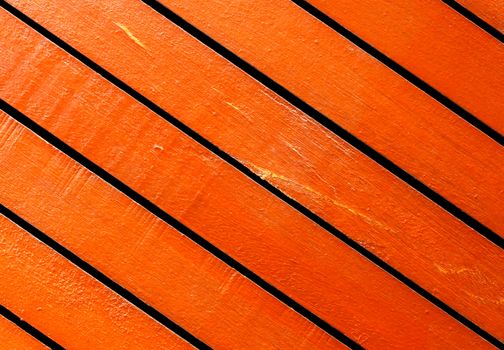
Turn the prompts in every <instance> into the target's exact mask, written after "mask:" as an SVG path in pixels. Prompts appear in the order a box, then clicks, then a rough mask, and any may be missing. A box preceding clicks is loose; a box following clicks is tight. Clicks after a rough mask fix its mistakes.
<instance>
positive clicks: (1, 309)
mask: <svg viewBox="0 0 504 350" xmlns="http://www.w3.org/2000/svg"><path fill="white" fill-rule="evenodd" d="M0 205H1V204H0ZM0 315H2V316H3V317H5V318H6V319H8V320H9V321H11V322H12V323H14V324H15V325H16V326H18V327H19V328H21V329H22V330H23V331H25V332H26V333H28V334H29V335H31V336H32V337H33V338H35V339H36V340H38V341H39V342H41V343H42V344H44V345H45V346H47V347H48V348H50V349H54V350H63V349H65V348H64V347H62V346H61V345H59V344H58V343H56V342H55V341H54V340H52V339H51V338H49V337H48V336H47V335H45V334H44V333H42V332H41V331H39V330H38V329H37V328H35V327H33V326H32V325H31V324H29V323H28V322H26V321H25V320H22V319H21V318H20V317H19V316H18V315H16V314H15V313H14V312H12V311H11V310H9V309H7V308H6V307H5V306H3V305H0Z"/></svg>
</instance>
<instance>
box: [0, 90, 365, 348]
mask: <svg viewBox="0 0 504 350" xmlns="http://www.w3.org/2000/svg"><path fill="white" fill-rule="evenodd" d="M0 110H3V111H4V112H6V113H7V114H9V115H10V116H11V117H12V118H13V119H15V120H16V121H18V122H19V123H20V124H22V125H23V126H25V127H26V128H27V129H28V130H30V131H32V132H33V133H34V134H36V135H37V136H39V137H40V138H42V139H43V140H45V141H46V142H48V143H49V144H51V145H52V146H54V147H55V148H57V149H58V150H59V151H61V152H62V153H64V154H65V155H66V156H68V157H70V158H71V159H73V160H74V161H76V162H77V163H79V164H80V165H82V166H83V167H85V168H87V169H88V170H90V171H91V172H92V173H94V174H95V175H97V176H98V177H100V178H101V179H102V180H104V181H105V182H107V183H108V184H110V185H111V186H112V187H114V188H115V189H117V190H119V191H120V192H122V193H123V194H124V195H126V196H127V197H128V198H130V199H131V200H133V201H134V202H136V203H137V204H139V205H140V206H142V207H144V208H145V209H146V210H147V211H149V212H151V213H152V214H153V215H155V216H157V217H158V218H160V219H161V220H163V221H164V222H165V223H167V224H168V225H170V226H172V227H173V228H175V229H176V230H177V231H179V232H181V233H182V234H184V235H185V236H187V237H188V238H189V239H191V240H192V241H193V242H195V243H196V244H198V245H199V246H200V247H202V248H203V249H205V250H206V251H207V252H209V253H210V254H211V255H213V256H215V257H216V258H218V259H219V260H221V261H222V262H224V263H225V264H227V265H229V266H230V267H232V268H233V269H235V270H236V271H238V272H239V273H241V274H242V275H244V276H245V277H247V278H248V279H249V280H251V281H252V282H254V283H255V284H256V285H258V286H259V287H260V288H262V289H263V290H265V291H266V292H268V293H269V294H271V295H272V296H274V297H275V298H277V299H278V300H280V301H281V302H282V303H284V304H286V305H287V306H288V307H290V308H292V309H293V310H294V311H296V312H297V313H299V314H301V315H302V316H304V317H305V318H306V319H308V320H309V321H311V322H312V323H314V324H315V325H317V326H318V327H320V328H321V329H323V330H324V331H326V332H327V333H328V334H330V335H332V336H333V337H334V338H336V339H338V340H339V341H340V342H342V343H343V344H345V345H347V346H349V347H351V348H360V347H359V345H358V344H357V343H355V342H354V341H353V340H352V339H350V338H348V337H347V336H346V335H344V334H343V333H342V332H340V331H339V330H337V329H336V328H334V327H333V326H332V325H330V324H329V323H327V322H326V321H324V320H322V319H321V318H320V317H318V316H317V315H315V314H314V313H312V312H311V311H309V310H308V309H306V308H305V307H304V306H302V305H301V304H299V303H298V302H296V301H295V300H293V299H291V298H290V297H289V296H287V295H286V294H284V293H283V292H282V291H280V290H279V289H277V288H276V287H274V286H273V285H271V284H270V283H268V282H266V281H265V280H264V279H262V278H261V277H260V276H259V275H257V274H256V273H254V272H252V271H251V270H249V269H248V268H247V267H245V266H244V265H242V264H241V263H239V262H238V261H237V260H235V259H234V258H232V257H230V256H229V255H227V254H226V253H225V252H223V251H221V250H220V249H219V248H217V247H216V246H214V245H213V244H212V243H210V242H209V241H207V240H206V239H205V238H203V237H201V236H199V235H198V234H197V233H196V232H194V231H193V230H191V229H190V228H189V227H187V226H185V225H184V224H183V223H181V222H180V221H178V220H177V219H175V218H174V217H172V216H171V215H170V214H168V213H167V212H165V211H164V210H163V209H161V208H159V207H158V206H157V205H156V204H154V203H152V202H151V201H150V200H148V199H147V198H145V197H144V196H143V195H141V194H139V193H138V192H136V191H135V190H133V189H132V188H130V187H129V186H128V185H126V184H124V183H123V182H121V181H120V180H119V179H117V178H116V177H115V176H113V175H112V174H110V173H109V172H107V171H106V170H104V169H102V168H101V167H99V166H98V165H96V164H95V163H94V162H93V161H91V160H89V159H88V158H86V157H85V156H84V155H82V154H80V153H79V152H77V151H76V150H74V149H73V148H72V147H70V146H68V145H67V144H66V143H64V142H63V141H62V140H60V139H59V138H57V137H56V136H54V135H53V134H51V133H50V132H49V131H47V130H45V129H44V128H42V127H41V126H39V125H38V124H36V123H35V122H34V121H32V120H31V119H30V118H28V117H27V116H26V115H24V114H23V113H21V112H20V111H18V110H17V109H15V108H14V107H12V106H11V105H9V104H8V103H7V102H5V101H4V100H2V99H0ZM0 205H1V204H0ZM6 216H7V215H6ZM13 221H14V220H13ZM20 226H21V225H20ZM23 228H24V227H23ZM37 238H38V237H37ZM44 239H45V240H46V241H48V240H50V241H48V242H50V244H51V245H50V246H51V247H52V248H53V249H55V250H57V251H58V252H60V250H64V251H63V254H62V255H64V254H65V255H64V256H65V257H67V258H68V259H69V260H71V261H72V262H74V260H76V259H77V260H76V262H74V263H75V264H76V265H77V266H79V267H80V268H82V269H83V270H86V269H90V271H91V272H88V271H87V270H86V271H87V272H88V273H90V274H91V275H93V276H94V277H96V278H97V279H99V280H100V278H101V279H103V280H104V281H102V280H100V282H102V283H104V284H105V285H107V286H108V287H109V288H111V289H112V290H114V291H115V292H117V293H118V294H120V295H121V296H124V297H125V298H126V299H128V300H129V301H130V302H132V303H133V304H135V305H136V306H138V307H139V308H141V309H142V310H143V311H145V312H146V313H148V314H149V315H151V316H152V317H153V318H155V319H157V320H159V321H160V322H161V323H163V324H165V325H167V327H168V328H170V329H171V328H172V327H175V329H176V330H178V331H179V332H181V334H182V335H185V336H186V338H188V339H189V338H191V337H193V336H192V335H190V334H189V333H188V332H187V331H184V330H183V329H182V328H181V327H179V326H177V325H176V324H175V323H173V321H170V320H168V318H166V317H165V316H164V315H162V314H161V313H160V312H158V311H157V310H155V309H154V308H152V307H150V306H149V305H147V304H146V303H144V302H142V301H141V300H140V299H138V298H137V297H135V296H134V295H133V294H132V293H130V292H128V291H127V290H125V289H124V288H122V287H121V286H119V285H118V284H116V283H115V282H113V281H112V280H110V279H108V278H107V277H105V276H104V275H103V274H101V273H100V272H98V271H96V270H95V271H93V268H92V267H91V266H90V265H88V264H87V263H85V262H84V261H82V260H81V259H80V258H79V257H77V256H76V255H74V254H73V253H71V252H69V251H67V250H66V249H65V248H64V247H62V246H61V245H59V244H58V243H56V242H54V241H52V240H51V239H50V238H48V237H47V238H44ZM41 240H42V239H41ZM44 243H45V241H44ZM48 245H49V244H48ZM54 247H55V248H54ZM79 264H80V265H79ZM83 264H85V265H83ZM81 265H82V266H84V267H82V266H81ZM95 275H96V276H95ZM107 283H108V284H112V285H111V286H109V285H108V284H107ZM114 288H115V289H114ZM116 289H117V290H116ZM130 299H131V300H130ZM137 304H138V305H137ZM186 338H184V339H186ZM192 340H193V341H194V344H198V342H199V343H200V345H201V346H200V348H207V347H206V345H205V346H203V345H204V344H203V343H202V342H201V341H199V340H197V339H196V338H194V339H192ZM191 343H193V342H191Z"/></svg>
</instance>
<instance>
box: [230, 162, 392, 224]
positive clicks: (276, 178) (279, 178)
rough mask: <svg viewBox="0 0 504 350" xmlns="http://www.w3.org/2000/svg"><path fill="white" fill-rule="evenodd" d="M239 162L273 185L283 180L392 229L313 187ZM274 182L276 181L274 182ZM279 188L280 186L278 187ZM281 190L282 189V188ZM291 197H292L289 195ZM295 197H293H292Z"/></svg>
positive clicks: (368, 220) (315, 196) (295, 187)
mask: <svg viewBox="0 0 504 350" xmlns="http://www.w3.org/2000/svg"><path fill="white" fill-rule="evenodd" d="M240 162H241V163H243V164H244V165H245V166H247V167H248V168H250V169H251V170H252V171H253V172H254V173H256V174H257V175H258V176H259V177H260V178H261V179H263V180H266V181H268V182H269V183H271V184H272V185H273V186H275V187H277V188H278V184H279V182H283V183H284V184H286V185H288V187H290V188H291V189H294V190H296V189H297V190H301V191H303V192H305V193H309V194H310V195H311V197H312V198H317V199H321V200H323V201H326V202H330V203H332V204H333V205H334V206H337V207H339V208H341V209H343V210H345V211H347V212H349V213H351V214H353V215H355V216H357V217H360V218H361V219H363V220H364V221H365V222H367V223H368V224H370V225H373V226H378V227H380V228H382V229H385V230H387V231H393V230H392V229H391V228H390V227H389V226H387V225H385V224H384V223H382V222H379V221H377V220H375V219H373V218H371V217H369V216H367V215H365V214H363V213H362V212H360V211H358V210H355V209H354V208H351V207H350V206H348V205H345V204H344V203H341V202H339V201H337V200H335V199H333V198H331V197H328V196H325V195H323V194H322V193H320V192H318V191H316V190H314V189H313V188H311V187H310V186H306V185H303V184H300V183H298V182H296V181H293V180H292V179H289V178H288V177H285V176H283V175H280V174H276V173H274V172H272V171H270V170H268V169H264V168H261V167H259V166H257V165H255V164H252V163H249V162H245V161H240ZM275 182H276V183H275ZM279 189H281V188H279ZM281 190H282V189H281ZM282 191H283V190H282ZM285 194H286V195H287V196H289V197H291V196H290V195H289V193H288V192H285ZM291 198H293V197H291ZM293 199H295V198H293Z"/></svg>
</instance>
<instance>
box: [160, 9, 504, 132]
mask: <svg viewBox="0 0 504 350" xmlns="http://www.w3.org/2000/svg"><path fill="white" fill-rule="evenodd" d="M166 1H168V0H166ZM285 1H288V0H285ZM308 3H310V4H313V5H314V6H316V7H317V8H318V9H320V10H321V11H323V12H325V13H326V14H327V15H329V16H330V17H332V18H333V19H335V20H336V21H337V22H339V23H340V24H342V25H343V26H345V27H346V28H347V29H349V30H350V31H352V32H353V33H355V34H356V35H358V36H359V37H361V38H362V39H364V40H365V41H367V42H369V43H370V44H371V45H373V46H374V47H376V48H377V49H378V50H380V51H382V52H383V53H385V54H386V55H387V56H389V57H390V58H392V59H393V60H394V61H396V62H398V63H399V64H401V65H403V66H404V67H405V68H407V69H408V70H410V71H411V72H412V73H414V74H416V75H417V76H419V77H420V78H421V79H423V80H424V81H426V82H427V83H428V84H430V85H432V86H433V87H435V88H437V89H438V90H439V91H440V92H441V93H442V94H443V95H445V96H447V97H449V98H451V99H453V100H454V101H455V102H456V103H458V104H459V105H461V106H462V107H464V108H465V109H467V110H468V111H469V112H471V113H473V114H474V115H476V117H477V118H479V119H481V120H482V121H483V122H485V123H487V124H488V125H489V126H490V127H492V128H494V129H495V130H496V131H497V132H499V133H500V134H501V135H503V134H504V121H503V118H502V111H503V110H504V102H503V101H504V93H503V91H504V86H503V84H504V83H503V81H504V65H503V63H502V62H504V46H503V45H502V44H501V43H500V42H499V41H498V40H496V39H495V38H493V37H492V36H491V35H489V34H488V33H486V32H485V31H483V30H482V29H481V28H479V27H478V26H476V25H474V24H473V23H472V22H470V21H468V20H467V19H466V18H464V17H463V16H461V15H460V14H459V13H457V12H456V11H454V10H453V9H451V8H450V7H449V6H447V5H446V4H443V2H442V1H438V0H413V1H407V2H401V1H387V0H379V1H373V0H364V1H347V0H346V1H345V0H344V1H330V0H308ZM357 14H358V15H357Z"/></svg>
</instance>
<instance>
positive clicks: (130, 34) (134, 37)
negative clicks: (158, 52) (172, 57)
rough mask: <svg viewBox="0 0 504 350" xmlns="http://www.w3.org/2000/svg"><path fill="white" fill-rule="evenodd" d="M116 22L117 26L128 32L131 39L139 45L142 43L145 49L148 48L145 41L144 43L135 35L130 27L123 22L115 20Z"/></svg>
mask: <svg viewBox="0 0 504 350" xmlns="http://www.w3.org/2000/svg"><path fill="white" fill-rule="evenodd" d="M114 24H115V25H116V26H118V27H119V28H121V30H122V31H123V32H125V33H126V35H127V36H128V37H129V38H130V39H131V40H133V41H134V42H135V43H136V44H137V45H140V46H141V47H143V48H144V49H147V47H146V46H145V45H144V43H142V42H141V41H140V40H139V39H138V38H137V37H136V36H134V35H133V33H132V32H131V31H130V30H129V29H128V27H126V26H125V25H124V24H121V23H118V22H114Z"/></svg>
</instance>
